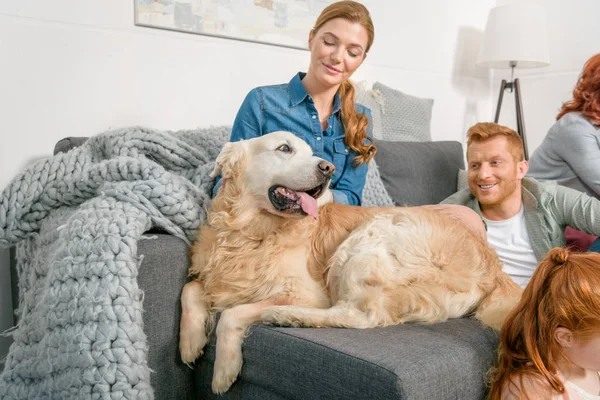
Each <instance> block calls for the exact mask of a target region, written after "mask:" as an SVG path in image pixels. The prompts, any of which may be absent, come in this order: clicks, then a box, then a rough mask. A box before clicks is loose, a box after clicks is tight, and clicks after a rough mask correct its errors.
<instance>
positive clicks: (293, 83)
mask: <svg viewBox="0 0 600 400" xmlns="http://www.w3.org/2000/svg"><path fill="white" fill-rule="evenodd" d="M305 76H306V73H304V72H298V73H297V74H296V75H294V77H293V78H292V80H290V83H289V88H290V98H291V100H292V105H293V106H297V105H298V104H300V103H302V102H303V101H304V100H306V99H307V98H308V96H309V95H308V92H307V91H306V89H305V88H304V85H302V79H303V78H304V77H305ZM341 108H342V101H341V99H340V94H339V93H337V92H336V94H335V97H334V98H333V110H332V113H333V114H335V113H337V112H338V111H339V110H340V109H341Z"/></svg>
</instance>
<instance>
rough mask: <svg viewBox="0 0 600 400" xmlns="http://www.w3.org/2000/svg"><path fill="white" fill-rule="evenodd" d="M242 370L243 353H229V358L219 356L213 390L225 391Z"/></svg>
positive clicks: (216, 392) (217, 391)
mask: <svg viewBox="0 0 600 400" xmlns="http://www.w3.org/2000/svg"><path fill="white" fill-rule="evenodd" d="M241 370H242V354H241V353H240V354H235V355H234V354H229V355H228V357H227V360H223V359H221V358H217V359H216V360H215V367H214V373H213V379H212V391H213V393H215V394H222V393H225V392H226V391H227V390H229V388H230V387H231V385H233V383H234V382H235V380H236V379H237V377H238V375H239V374H240V372H241Z"/></svg>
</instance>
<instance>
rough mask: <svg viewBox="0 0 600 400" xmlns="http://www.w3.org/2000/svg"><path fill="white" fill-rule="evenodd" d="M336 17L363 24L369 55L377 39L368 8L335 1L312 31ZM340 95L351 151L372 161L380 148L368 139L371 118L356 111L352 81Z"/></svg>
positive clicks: (358, 159) (359, 159) (360, 159)
mask: <svg viewBox="0 0 600 400" xmlns="http://www.w3.org/2000/svg"><path fill="white" fill-rule="evenodd" d="M336 18H343V19H345V20H348V21H350V22H352V23H357V24H360V25H362V27H363V28H365V30H366V31H367V36H368V41H367V47H366V48H365V52H364V56H363V57H366V55H367V53H368V52H369V49H370V48H371V45H372V44H373V40H374V39H375V28H374V26H373V21H372V20H371V15H370V14H369V10H367V8H366V7H365V6H364V5H362V4H360V3H358V2H356V1H350V0H343V1H338V2H335V3H333V4H330V5H329V6H327V7H325V9H323V11H322V12H321V14H320V15H319V17H318V18H317V22H316V23H315V26H314V27H313V29H312V30H313V32H315V33H316V32H317V31H318V30H319V29H321V27H322V26H323V25H324V24H326V23H327V22H329V21H331V20H332V19H336ZM339 94H340V99H341V102H342V122H343V124H344V130H345V135H346V137H345V142H346V144H347V145H348V146H349V147H350V148H351V149H352V150H354V151H355V152H357V153H358V156H356V158H355V160H354V162H355V164H357V165H360V164H362V163H365V162H369V161H370V160H371V159H372V158H373V157H374V156H375V152H376V151H377V150H376V148H375V146H374V145H373V140H368V141H366V140H365V139H367V138H368V135H367V126H368V124H369V120H368V118H367V117H366V116H365V115H363V114H360V113H358V112H357V111H356V106H355V103H354V85H353V84H352V82H350V81H349V80H346V81H344V82H343V83H342V84H341V85H340V88H339Z"/></svg>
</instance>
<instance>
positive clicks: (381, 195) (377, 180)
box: [362, 159, 394, 207]
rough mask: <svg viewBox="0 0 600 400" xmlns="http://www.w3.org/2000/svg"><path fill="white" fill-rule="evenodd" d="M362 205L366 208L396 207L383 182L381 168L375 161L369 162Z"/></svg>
mask: <svg viewBox="0 0 600 400" xmlns="http://www.w3.org/2000/svg"><path fill="white" fill-rule="evenodd" d="M362 205H363V206H364V207H387V206H393V205H394V202H393V201H392V198H391V197H390V195H389V193H388V192H387V190H386V188H385V186H384V184H383V182H382V181H381V176H380V174H379V167H378V166H377V162H376V161H375V160H374V159H373V160H371V161H370V162H369V169H368V170H367V179H366V181H365V187H364V189H363V192H362Z"/></svg>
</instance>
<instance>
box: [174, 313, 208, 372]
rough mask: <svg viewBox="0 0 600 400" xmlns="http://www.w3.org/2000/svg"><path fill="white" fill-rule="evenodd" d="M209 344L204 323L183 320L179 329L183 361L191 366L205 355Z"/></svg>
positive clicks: (189, 319)
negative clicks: (206, 346)
mask: <svg viewBox="0 0 600 400" xmlns="http://www.w3.org/2000/svg"><path fill="white" fill-rule="evenodd" d="M207 342H208V337H207V336H206V329H205V326H204V321H198V320H195V319H193V318H182V319H181V327H180V329H179V353H180V354H181V361H183V362H184V363H186V364H187V365H190V364H191V363H193V362H194V361H195V360H196V359H197V358H198V357H200V356H201V355H202V354H203V352H204V351H203V349H204V346H205V345H206V343H207Z"/></svg>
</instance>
